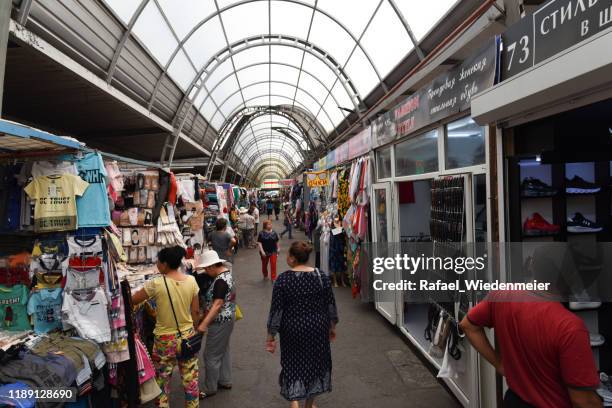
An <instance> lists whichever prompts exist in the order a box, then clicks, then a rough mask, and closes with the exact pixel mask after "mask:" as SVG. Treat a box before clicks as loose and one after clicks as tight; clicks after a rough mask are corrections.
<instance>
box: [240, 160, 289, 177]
mask: <svg viewBox="0 0 612 408" xmlns="http://www.w3.org/2000/svg"><path fill="white" fill-rule="evenodd" d="M266 166H272V167H278V168H279V169H281V170H282V171H283V172H286V173H287V174H289V173H290V171H289V170H290V169H288V168H286V167H285V163H284V162H281V161H279V160H276V159H275V160H273V161H272V162H263V163H258V164H256V165H254V166H253V167H252V168H251V169H249V171H248V172H247V174H251V175H253V174H255V173H256V172H257V171H259V170H261V168H262V167H266Z"/></svg>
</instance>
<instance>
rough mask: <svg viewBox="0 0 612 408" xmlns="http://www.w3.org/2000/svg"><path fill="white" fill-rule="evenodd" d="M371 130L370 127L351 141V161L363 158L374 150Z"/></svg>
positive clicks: (349, 152) (349, 144) (349, 147)
mask: <svg viewBox="0 0 612 408" xmlns="http://www.w3.org/2000/svg"><path fill="white" fill-rule="evenodd" d="M370 130H371V129H370V128H369V127H368V128H366V129H364V130H362V131H361V132H359V133H358V134H356V135H355V136H353V137H352V138H350V139H349V141H348V156H349V157H348V158H349V159H354V158H355V157H359V156H362V155H364V154H366V153H367V152H369V151H370V150H371V149H372V136H371V133H370Z"/></svg>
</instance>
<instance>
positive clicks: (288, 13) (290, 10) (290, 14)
mask: <svg viewBox="0 0 612 408" xmlns="http://www.w3.org/2000/svg"><path fill="white" fill-rule="evenodd" d="M311 16H312V9H310V8H308V7H306V6H301V5H299V4H294V3H287V2H281V1H273V2H272V34H281V33H282V34H285V35H291V36H294V37H297V38H302V39H306V37H307V36H308V27H309V26H310V18H311Z"/></svg>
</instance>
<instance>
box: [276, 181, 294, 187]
mask: <svg viewBox="0 0 612 408" xmlns="http://www.w3.org/2000/svg"><path fill="white" fill-rule="evenodd" d="M278 184H280V185H281V186H283V187H290V186H292V185H294V184H295V180H294V179H282V180H279V182H278Z"/></svg>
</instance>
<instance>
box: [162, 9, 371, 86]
mask: <svg viewBox="0 0 612 408" xmlns="http://www.w3.org/2000/svg"><path fill="white" fill-rule="evenodd" d="M258 1H268V0H242V1H237V2H235V3H233V4H230V5H228V6H226V7H223V8H219V7H218V6H217V10H216V12H213V13H211V14H209V15H208V16H207V17H205V18H204V19H202V20H201V21H199V22H198V23H197V24H196V25H195V26H194V27H193V28H192V29H191V30H190V31H189V32H188V33H187V35H186V36H185V37H184V38H183V39H182V40H181V41H180V42H179V44H178V45H177V47H176V48H175V50H174V51H173V52H172V54H171V55H170V59H169V60H168V62H167V63H166V66H165V70H167V69H168V67H169V66H170V65H171V64H172V61H173V60H174V58H175V57H176V55H177V54H178V52H179V51H180V50H181V49H182V48H183V47H184V45H185V44H186V43H187V41H189V39H190V38H191V36H192V35H193V34H194V33H195V32H197V31H198V29H199V28H200V27H202V26H203V25H204V24H206V23H207V22H208V21H210V20H212V19H214V18H215V17H218V18H219V19H221V14H222V13H223V12H225V11H228V10H230V9H232V8H234V7H239V6H241V5H244V4H248V3H253V2H258ZM277 1H283V2H287V3H293V4H297V5H300V6H303V7H307V8H310V9H312V10H313V13H314V11H317V12H319V13H321V14H323V15H325V16H326V17H327V18H329V19H330V20H332V21H333V22H334V23H335V24H336V25H338V26H339V27H340V28H341V29H342V30H344V31H345V32H346V34H347V35H348V36H349V37H351V39H352V40H353V41H354V42H355V43H356V44H358V46H359V48H360V49H361V51H362V52H363V54H364V55H365V56H366V58H367V60H368V62H369V63H370V65H371V66H372V69H373V70H374V72H375V73H376V76H377V77H378V79H379V81H382V77H381V76H380V73H379V72H378V69H377V68H376V65H375V64H374V62H373V61H372V58H371V57H370V55H369V53H368V52H367V51H366V50H365V48H364V47H362V46H361V44H360V43H359V40H358V39H357V37H356V36H355V35H354V34H353V33H352V32H351V31H350V30H349V29H348V28H347V27H346V26H345V25H344V24H343V23H342V22H341V21H340V20H338V19H337V18H336V17H335V16H333V15H331V14H330V13H328V12H326V11H325V10H321V9H316V7H315V6H313V5H311V4H310V3H307V2H305V1H301V0H277ZM315 4H316V3H315ZM326 55H329V54H328V53H326ZM206 66H207V65H204V68H206ZM200 75H201V73H200V74H199V75H197V76H196V79H197V77H199V76H200ZM189 92H190V90H188V91H187V94H189Z"/></svg>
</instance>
